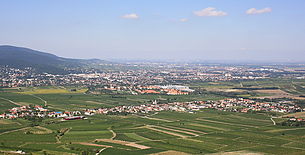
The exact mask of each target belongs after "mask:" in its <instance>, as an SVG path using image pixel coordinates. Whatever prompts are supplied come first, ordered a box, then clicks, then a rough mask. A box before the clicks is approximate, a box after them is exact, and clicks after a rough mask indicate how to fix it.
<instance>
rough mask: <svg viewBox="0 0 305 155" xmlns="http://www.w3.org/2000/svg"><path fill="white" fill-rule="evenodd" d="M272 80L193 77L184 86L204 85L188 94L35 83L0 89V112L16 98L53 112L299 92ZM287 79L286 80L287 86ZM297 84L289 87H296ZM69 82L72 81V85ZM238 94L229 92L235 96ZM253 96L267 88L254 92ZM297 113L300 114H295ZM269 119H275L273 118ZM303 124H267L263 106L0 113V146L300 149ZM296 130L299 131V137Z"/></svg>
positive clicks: (133, 150) (131, 150) (82, 150)
mask: <svg viewBox="0 0 305 155" xmlns="http://www.w3.org/2000/svg"><path fill="white" fill-rule="evenodd" d="M295 83H298V84H299V85H303V81H292V82H290V83H288V84H285V85H284V84H281V82H277V81H270V80H269V81H264V80H262V81H257V82H253V81H252V82H250V81H244V82H242V84H240V82H239V83H236V82H219V83H196V84H195V83H194V84H192V85H190V87H191V88H194V89H201V88H204V89H206V90H207V91H206V92H205V93H201V94H200V93H199V94H191V95H176V96H170V95H152V94H145V95H144V94H143V95H126V94H125V95H124V94H121V95H110V94H109V95H107V94H90V93H85V91H86V89H85V88H76V91H70V90H71V89H72V88H62V87H42V88H21V89H1V92H0V112H4V111H6V110H7V109H9V108H12V107H16V106H21V105H40V106H47V107H48V109H52V110H58V111H72V110H83V109H88V108H108V107H115V106H120V105H141V104H146V103H151V102H152V101H153V100H158V102H160V103H169V102H186V101H195V100H203V101H206V100H219V99H224V98H226V96H222V95H221V94H218V93H214V92H219V91H224V92H225V91H228V90H234V91H237V92H240V93H241V95H243V94H244V93H245V92H248V91H251V92H252V91H257V90H239V89H234V88H239V87H240V86H241V85H242V86H243V88H253V87H255V88H258V87H260V88H262V87H275V86H276V87H279V89H278V90H281V91H284V92H286V93H289V94H290V95H295V96H297V95H300V94H301V91H303V90H302V89H301V88H299V87H293V85H296V84H295ZM288 85H291V87H290V86H289V87H288ZM296 88H297V89H296ZM73 89H75V88H73ZM238 95H240V94H237V96H238ZM251 95H253V94H251V93H250V97H253V98H255V97H260V96H264V95H267V96H268V95H269V96H270V94H269V93H265V92H264V93H261V92H256V94H255V95H254V96H251ZM302 114H303V113H302ZM288 116H290V115H288ZM274 120H275V121H276V122H280V121H282V118H280V117H278V118H275V119H274ZM304 134H305V128H304V127H288V126H279V125H274V124H273V122H272V121H271V116H269V114H267V113H234V112H225V111H217V110H213V109H206V110H200V111H197V112H195V113H187V112H173V111H163V112H155V113H149V114H141V115H138V114H133V115H94V116H89V117H88V119H86V120H72V121H62V120H61V119H59V118H46V119H37V120H28V119H21V118H19V119H15V120H0V151H2V152H8V151H16V150H22V151H25V152H27V153H32V154H96V153H97V152H99V153H100V154H132V155H134V154H163V153H164V154H166V153H169V154H170V153H173V154H213V153H224V152H228V153H240V154H245V153H253V154H288V153H289V154H304V153H305V147H304V146H305V137H304V136H303V135H304ZM300 135H301V136H300Z"/></svg>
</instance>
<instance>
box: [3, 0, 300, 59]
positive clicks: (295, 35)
mask: <svg viewBox="0 0 305 155" xmlns="http://www.w3.org/2000/svg"><path fill="white" fill-rule="evenodd" d="M0 19H1V22H0V34H1V35H0V44H6V45H7V44H8V45H15V46H23V47H28V48H33V49H37V50H43V51H46V52H50V53H54V54H56V55H59V56H64V57H72V58H101V59H177V60H195V59H196V60H199V59H200V60H238V61H239V60H241V61H244V60H255V61H256V60H259V61H305V56H304V55H305V1H304V0H289V1H288V0H89V1H85V0H26V1H21V0H3V1H1V2H0Z"/></svg>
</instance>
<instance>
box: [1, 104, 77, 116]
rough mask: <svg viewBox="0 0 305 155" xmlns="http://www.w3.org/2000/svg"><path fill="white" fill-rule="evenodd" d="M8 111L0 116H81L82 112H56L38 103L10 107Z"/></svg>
mask: <svg viewBox="0 0 305 155" xmlns="http://www.w3.org/2000/svg"><path fill="white" fill-rule="evenodd" d="M7 111H8V112H7V113H3V114H0V118H2V119H16V118H26V117H40V118H45V117H49V118H68V117H73V116H80V115H81V114H82V113H81V112H80V111H72V112H68V111H66V112H55V111H51V110H49V109H47V108H44V107H42V106H38V105H35V106H20V107H14V108H11V109H8V110H7Z"/></svg>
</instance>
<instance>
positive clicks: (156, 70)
mask: <svg viewBox="0 0 305 155" xmlns="http://www.w3.org/2000/svg"><path fill="white" fill-rule="evenodd" d="M135 66H136V68H134V67H135ZM126 68H129V69H126V70H120V71H118V70H99V69H92V70H80V71H75V73H73V74H64V75H54V74H49V73H40V74H39V73H35V72H34V70H33V69H32V68H24V69H16V68H12V67H9V66H0V87H27V86H34V87H35V86H54V85H55V86H56V85H57V86H65V85H69V86H71V85H81V86H88V87H89V86H92V87H96V88H99V89H101V90H112V91H118V90H122V91H124V90H126V91H129V90H130V89H136V88H137V87H139V86H149V85H163V86H167V85H168V84H176V85H183V84H185V83H190V82H203V81H214V82H217V81H231V80H240V79H243V80H247V79H248V80H254V79H265V78H270V77H272V76H273V74H278V73H283V72H284V71H283V70H280V69H266V68H265V67H253V66H251V67H250V66H235V67H232V66H222V65H214V66H212V65H200V64H126ZM289 75H290V74H289ZM303 76H304V74H303ZM163 89H166V88H163Z"/></svg>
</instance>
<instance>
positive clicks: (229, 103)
mask: <svg viewBox="0 0 305 155" xmlns="http://www.w3.org/2000/svg"><path fill="white" fill-rule="evenodd" d="M202 109H215V110H219V111H229V112H242V113H247V112H277V113H295V112H302V111H305V109H302V108H300V107H299V106H297V105H295V104H293V103H291V102H285V101H283V102H278V103H271V102H266V103H263V102H256V101H254V100H250V99H244V98H230V99H223V100H217V101H210V100H208V101H192V102H172V103H162V104H158V102H157V101H156V100H155V101H153V102H152V103H151V104H141V105H131V106H127V105H125V106H116V107H112V108H96V109H85V110H80V111H53V110H49V109H47V108H45V107H42V106H37V105H35V106H21V107H15V108H12V109H9V110H8V112H7V113H3V114H0V119H17V118H27V117H39V118H62V120H74V119H86V117H85V116H92V115H95V114H105V115H127V114H149V113H152V112H160V111H177V112H188V113H196V112H197V111H199V110H202ZM290 120H292V121H293V120H295V121H305V119H302V118H294V117H293V118H290Z"/></svg>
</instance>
